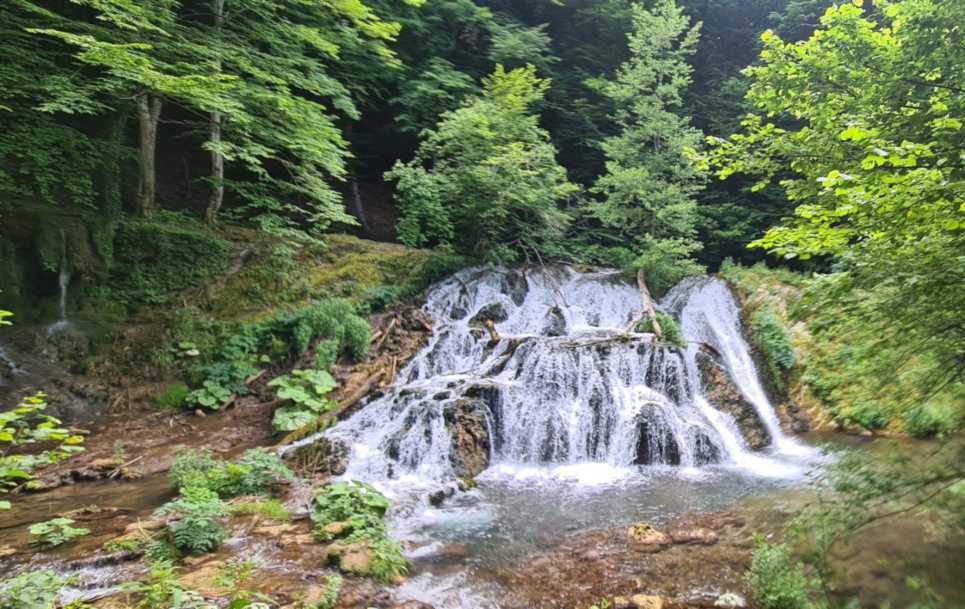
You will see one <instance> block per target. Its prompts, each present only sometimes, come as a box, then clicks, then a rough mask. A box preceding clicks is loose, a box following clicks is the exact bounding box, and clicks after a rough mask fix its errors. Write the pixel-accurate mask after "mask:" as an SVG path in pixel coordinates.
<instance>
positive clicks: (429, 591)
mask: <svg viewBox="0 0 965 609" xmlns="http://www.w3.org/2000/svg"><path fill="white" fill-rule="evenodd" d="M759 458H760V459H761V460H762V461H765V462H767V463H768V464H769V465H770V469H767V470H764V471H766V472H767V474H764V475H762V473H761V470H760V469H751V468H748V467H740V466H736V465H710V466H703V467H700V468H679V467H670V466H642V467H632V468H618V467H613V466H610V465H606V464H579V465H563V466H553V467H534V466H529V465H522V466H514V465H507V464H503V465H495V466H493V467H491V468H490V469H489V470H487V471H486V472H484V473H483V474H482V475H480V476H479V478H478V483H479V486H478V488H476V489H474V490H472V491H469V492H465V493H456V494H455V495H454V496H453V497H452V498H450V499H448V500H447V501H446V502H445V503H444V504H443V505H442V506H440V507H432V506H430V505H428V503H427V502H426V501H425V500H424V498H423V499H422V500H418V501H413V500H412V499H411V495H409V499H408V500H407V499H406V495H407V493H406V492H405V491H403V490H402V489H407V491H408V493H411V490H412V488H413V483H414V482H415V481H414V480H412V479H410V480H406V481H404V482H403V481H399V482H398V483H387V484H383V485H380V486H382V488H383V490H384V491H385V492H387V493H388V494H390V495H393V496H394V497H395V498H396V500H397V501H399V502H400V503H399V507H397V508H396V510H395V512H394V513H393V515H392V519H393V527H392V528H393V530H392V533H393V535H394V536H395V537H396V538H397V539H400V540H403V543H404V544H405V546H406V547H407V556H408V558H409V559H410V560H411V561H412V562H413V563H414V570H413V575H414V576H413V578H412V579H411V580H410V581H408V582H407V583H406V584H404V585H403V586H402V587H401V588H400V589H399V590H398V592H397V598H398V600H400V601H401V600H419V601H422V602H427V603H430V604H432V605H434V606H436V607H437V608H438V609H456V608H459V609H468V608H469V607H474V608H490V607H491V608H496V607H499V606H500V603H499V599H500V598H501V597H503V596H504V594H505V590H502V589H500V586H499V584H498V583H497V582H496V581H495V579H494V578H493V574H494V573H499V572H505V571H506V570H514V569H516V568H519V567H520V566H521V565H523V564H525V563H526V562H527V561H529V560H532V558H533V556H534V555H538V554H540V553H541V552H545V551H549V550H552V549H553V548H554V547H556V546H558V545H559V544H560V543H561V541H563V540H564V539H565V538H566V537H568V536H571V535H577V534H583V533H587V532H589V531H594V530H600V529H608V528H613V527H623V526H628V525H630V524H633V523H637V522H647V523H650V524H652V525H654V526H656V527H658V528H659V527H660V526H661V525H663V524H666V523H667V522H669V521H671V520H673V519H674V518H675V517H677V516H680V515H683V514H688V513H694V512H713V511H721V510H727V509H729V508H733V507H734V506H735V505H736V504H739V503H741V502H744V501H745V500H748V499H753V498H760V499H764V498H766V497H767V496H769V495H774V496H777V495H779V494H781V493H782V491H787V490H789V489H794V488H801V487H804V486H806V485H807V484H808V482H809V477H808V472H809V471H810V470H811V468H812V466H813V465H814V462H813V461H811V462H808V461H806V460H803V459H797V460H792V459H790V458H788V457H786V456H782V457H780V458H776V457H768V456H764V455H762V456H760V457H759ZM768 474H769V475H768ZM426 488H429V487H428V486H427V487H426Z"/></svg>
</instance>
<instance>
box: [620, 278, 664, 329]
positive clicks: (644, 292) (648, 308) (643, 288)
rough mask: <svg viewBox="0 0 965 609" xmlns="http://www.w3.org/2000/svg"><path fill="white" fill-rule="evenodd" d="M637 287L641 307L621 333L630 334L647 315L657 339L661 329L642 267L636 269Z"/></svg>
mask: <svg viewBox="0 0 965 609" xmlns="http://www.w3.org/2000/svg"><path fill="white" fill-rule="evenodd" d="M637 287H638V288H639V289H640V297H641V298H642V299H643V309H642V310H641V311H640V314H639V315H637V316H636V317H634V318H633V319H632V320H631V321H630V324H629V325H628V326H627V328H626V330H624V331H623V333H624V335H626V334H630V332H632V331H633V329H634V328H635V327H636V326H637V324H638V323H640V322H641V321H642V320H643V318H644V317H649V318H650V323H651V324H652V325H653V333H654V335H656V337H657V338H658V339H662V338H663V329H662V328H661V327H660V322H659V321H657V312H656V311H655V310H654V308H653V298H652V297H651V296H650V289H649V288H648V287H647V277H646V274H645V273H644V271H643V269H640V270H638V271H637Z"/></svg>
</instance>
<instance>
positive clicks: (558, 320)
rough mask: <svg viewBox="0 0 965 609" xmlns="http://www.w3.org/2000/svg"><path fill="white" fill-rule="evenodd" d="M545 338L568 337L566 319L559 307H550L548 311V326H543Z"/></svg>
mask: <svg viewBox="0 0 965 609" xmlns="http://www.w3.org/2000/svg"><path fill="white" fill-rule="evenodd" d="M543 336H566V317H564V316H563V311H562V309H560V308H559V307H550V308H549V310H547V311H546V325H544V326H543Z"/></svg>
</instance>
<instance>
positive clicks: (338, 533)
mask: <svg viewBox="0 0 965 609" xmlns="http://www.w3.org/2000/svg"><path fill="white" fill-rule="evenodd" d="M351 530H352V523H351V522H330V523H328V524H326V525H325V526H324V527H322V530H321V533H322V534H323V535H325V536H326V537H327V538H328V539H335V538H336V537H343V536H345V535H348V533H349V532H350V531H351Z"/></svg>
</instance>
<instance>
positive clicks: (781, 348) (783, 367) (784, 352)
mask: <svg viewBox="0 0 965 609" xmlns="http://www.w3.org/2000/svg"><path fill="white" fill-rule="evenodd" d="M750 322H751V324H750V331H751V338H752V339H753V342H754V346H755V347H757V348H758V350H759V351H760V353H761V355H762V356H763V357H764V362H765V363H766V364H767V368H768V371H769V372H770V374H771V379H772V380H773V381H774V383H775V385H776V386H777V387H778V388H779V389H782V388H783V387H784V374H785V373H786V372H787V371H789V370H790V369H791V368H793V367H794V364H795V363H796V362H797V356H796V355H795V353H794V347H792V346H791V337H790V336H789V335H788V332H787V329H786V328H785V327H784V324H783V323H782V322H781V320H780V318H779V317H778V316H777V314H776V313H775V312H774V311H773V310H772V309H770V308H767V307H764V308H761V309H758V310H757V311H755V312H754V313H753V314H752V315H751V318H750Z"/></svg>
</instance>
